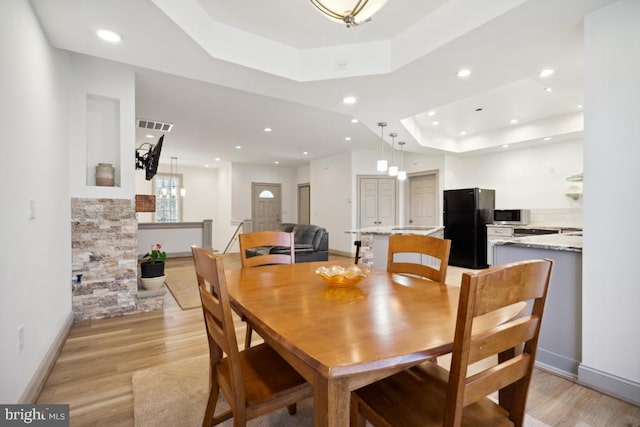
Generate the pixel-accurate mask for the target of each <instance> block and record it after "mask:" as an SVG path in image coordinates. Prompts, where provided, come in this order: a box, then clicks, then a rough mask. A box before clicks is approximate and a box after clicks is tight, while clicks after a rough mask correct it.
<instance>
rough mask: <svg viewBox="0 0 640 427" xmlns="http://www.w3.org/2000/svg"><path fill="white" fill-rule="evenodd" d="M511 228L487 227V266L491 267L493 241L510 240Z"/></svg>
mask: <svg viewBox="0 0 640 427" xmlns="http://www.w3.org/2000/svg"><path fill="white" fill-rule="evenodd" d="M513 229H514V227H511V226H504V225H500V226H498V225H487V264H489V265H490V266H491V265H493V241H492V240H498V239H510V238H512V237H513Z"/></svg>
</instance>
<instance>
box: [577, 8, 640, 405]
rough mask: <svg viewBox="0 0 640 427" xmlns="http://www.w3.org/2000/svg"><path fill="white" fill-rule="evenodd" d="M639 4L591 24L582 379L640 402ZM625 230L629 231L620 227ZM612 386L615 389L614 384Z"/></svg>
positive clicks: (598, 15) (604, 13) (595, 16)
mask: <svg viewBox="0 0 640 427" xmlns="http://www.w3.org/2000/svg"><path fill="white" fill-rule="evenodd" d="M639 17H640V2H638V1H637V0H621V1H618V2H616V3H614V4H612V5H610V6H608V7H605V8H602V9H600V10H598V11H597V12H594V13H591V14H590V15H588V16H587V18H586V20H585V108H586V109H585V146H584V159H585V160H584V165H585V169H584V173H585V182H584V188H585V195H584V227H585V230H586V231H585V235H584V247H585V250H584V254H583V260H584V262H583V270H584V271H583V274H582V276H583V295H582V297H583V325H582V326H583V328H582V331H583V334H582V339H583V352H582V365H581V367H580V370H579V379H580V380H581V381H586V380H587V378H588V379H589V382H590V383H592V384H595V385H596V386H600V387H603V382H605V383H606V381H607V380H611V379H612V378H611V377H613V379H614V380H620V379H623V380H622V381H617V382H618V384H620V383H624V381H626V382H627V383H626V385H627V386H628V388H631V391H630V393H633V394H632V395H629V396H627V397H628V398H635V401H636V402H638V403H640V362H639V360H640V329H639V328H638V326H639V325H640V310H639V309H638V303H639V302H640V286H638V268H637V263H638V255H639V254H640V250H639V249H638V242H640V227H638V226H637V213H638V212H639V211H640V200H639V199H638V194H639V192H638V184H639V183H640V167H638V159H640V144H639V143H638V142H639V137H638V136H639V135H640V120H638V117H639V116H640V106H638V99H640V84H639V80H638V76H640V56H638V42H640V26H639V25H638V22H639V21H638V18H639ZM620 224H622V228H619V226H620ZM606 387H609V385H607V386H606Z"/></svg>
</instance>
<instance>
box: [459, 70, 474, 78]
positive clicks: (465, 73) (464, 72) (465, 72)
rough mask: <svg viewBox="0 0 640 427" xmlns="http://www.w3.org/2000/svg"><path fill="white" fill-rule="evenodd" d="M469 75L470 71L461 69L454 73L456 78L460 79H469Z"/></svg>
mask: <svg viewBox="0 0 640 427" xmlns="http://www.w3.org/2000/svg"><path fill="white" fill-rule="evenodd" d="M470 75H471V70H470V69H468V68H463V69H461V70H459V71H458V72H457V73H456V76H458V77H460V78H465V77H469V76H470Z"/></svg>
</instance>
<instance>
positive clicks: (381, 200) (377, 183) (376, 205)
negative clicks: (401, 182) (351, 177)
mask: <svg viewBox="0 0 640 427" xmlns="http://www.w3.org/2000/svg"><path fill="white" fill-rule="evenodd" d="M359 190H360V200H359V210H360V224H359V226H360V227H374V226H381V225H384V226H389V225H394V224H395V222H396V180H395V179H394V178H360V189H359Z"/></svg>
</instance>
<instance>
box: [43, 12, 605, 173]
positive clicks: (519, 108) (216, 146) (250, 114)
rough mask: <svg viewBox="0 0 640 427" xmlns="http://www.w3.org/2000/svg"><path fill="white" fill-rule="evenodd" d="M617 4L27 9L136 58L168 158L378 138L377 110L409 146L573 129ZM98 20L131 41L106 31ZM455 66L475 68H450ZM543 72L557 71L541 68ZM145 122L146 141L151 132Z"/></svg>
mask: <svg viewBox="0 0 640 427" xmlns="http://www.w3.org/2000/svg"><path fill="white" fill-rule="evenodd" d="M612 1H613V0H563V1H561V2H558V1H557V0H485V1H483V2H478V1H477V0H393V1H391V0H390V1H389V2H388V3H387V5H386V6H385V7H384V8H383V9H382V10H381V11H380V12H378V14H376V15H375V16H374V18H373V21H371V22H369V23H367V24H364V25H361V26H358V27H354V28H350V29H347V28H345V27H344V26H342V25H340V24H336V23H333V22H331V21H329V20H328V19H326V18H324V17H323V16H321V14H320V13H318V12H317V11H316V10H315V9H314V8H313V6H312V5H311V3H310V2H308V1H295V2H294V1H291V0H270V1H269V2H265V1H264V0H243V1H228V0H136V1H130V0H109V1H103V0H56V1H51V0H32V4H33V6H34V9H35V11H36V13H37V14H38V17H39V19H40V21H41V23H42V25H43V28H44V30H45V33H46V35H47V37H48V38H49V40H50V42H51V44H52V45H53V46H55V47H58V48H61V49H66V50H69V51H73V52H78V53H81V54H87V55H92V56H96V57H102V58H105V59H109V60H113V61H118V62H122V63H125V64H129V65H131V66H132V67H133V68H134V69H135V71H136V110H137V111H136V115H137V117H138V118H145V119H150V120H158V121H166V122H171V123H174V129H173V130H172V131H171V133H169V134H168V135H167V136H166V137H165V144H164V146H163V162H168V159H169V158H170V157H171V156H176V157H178V158H179V159H180V164H181V165H195V166H203V165H204V164H209V165H212V166H213V165H215V164H216V161H215V159H216V158H220V159H222V161H235V162H246V163H255V164H272V163H273V162H275V161H279V162H280V164H281V165H289V166H298V165H301V164H304V163H306V162H308V161H309V159H312V158H317V157H321V156H325V155H328V154H332V153H336V152H340V151H345V150H347V149H348V148H366V147H379V145H378V143H379V128H378V127H377V123H378V122H380V121H386V122H388V123H389V126H388V127H387V128H385V139H386V140H387V142H389V141H390V138H388V134H389V133H390V132H397V133H398V134H399V136H398V138H396V142H397V141H406V142H407V145H406V146H405V150H408V151H415V152H422V153H427V154H428V153H433V152H438V153H442V152H450V153H452V154H454V155H463V154H467V155H468V154H470V153H471V154H472V153H477V152H483V151H486V150H493V149H495V148H496V147H499V146H501V145H503V144H509V145H510V147H518V146H529V145H531V144H535V143H549V141H544V142H543V138H545V137H552V141H560V140H563V139H566V138H574V137H576V136H578V137H579V135H580V132H581V130H582V129H581V123H582V121H581V116H582V113H581V110H580V109H579V108H578V105H579V104H582V103H583V91H582V19H583V16H584V15H585V14H586V13H588V12H589V11H591V10H594V9H596V8H598V7H602V6H603V5H605V4H607V3H610V2H612ZM101 27H106V28H110V29H113V30H115V31H117V32H119V33H120V34H121V35H122V37H123V40H122V42H121V43H119V44H118V45H109V44H107V43H105V42H103V41H101V40H99V39H98V38H97V37H96V36H95V30H96V29H97V28H101ZM462 67H468V68H470V69H471V70H472V74H471V76H470V77H468V78H466V79H460V78H458V77H456V76H455V73H456V72H457V71H458V70H459V69H460V68H462ZM547 67H549V68H553V69H554V70H555V71H556V72H555V74H554V75H553V76H551V77H550V78H548V79H542V78H540V77H538V72H539V71H540V70H541V69H543V68H547ZM546 87H550V88H552V92H545V90H544V89H545V88H546ZM346 95H353V96H356V97H357V99H358V102H357V103H356V104H355V105H344V104H343V103H342V98H343V97H344V96H346ZM478 108H482V111H481V112H477V111H475V110H476V109H478ZM429 111H433V112H435V115H434V116H428V115H427V113H428V112H429ZM353 117H356V118H358V119H359V120H360V122H359V123H357V124H353V123H351V118H353ZM514 118H515V119H517V120H518V123H517V124H515V125H513V124H509V121H510V120H511V119H514ZM436 120H437V121H438V122H439V125H438V126H434V125H433V122H434V121H436ZM265 127H270V128H272V129H273V131H272V132H270V133H266V132H264V131H263V129H264V128H265ZM462 131H465V132H467V134H466V135H465V136H461V134H460V132H462ZM147 133H149V132H145V131H142V130H137V135H136V141H137V144H141V143H144V142H150V141H153V140H152V139H148V138H145V134H147ZM157 136H158V135H154V138H157ZM347 136H348V137H351V141H345V137H347ZM236 145H241V146H242V149H240V150H238V149H235V148H234V147H235V146H236ZM305 151H306V152H307V153H308V154H303V152H305Z"/></svg>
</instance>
